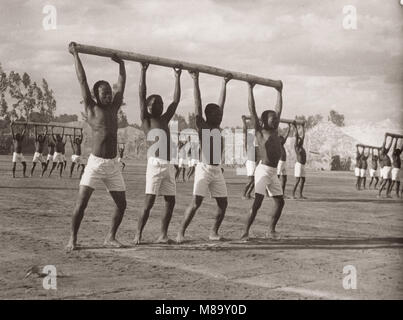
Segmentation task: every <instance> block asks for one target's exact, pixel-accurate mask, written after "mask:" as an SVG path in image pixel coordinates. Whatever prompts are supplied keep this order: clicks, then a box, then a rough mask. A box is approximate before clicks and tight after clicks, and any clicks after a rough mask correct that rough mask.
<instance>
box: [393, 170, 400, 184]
mask: <svg viewBox="0 0 403 320" xmlns="http://www.w3.org/2000/svg"><path fill="white" fill-rule="evenodd" d="M392 180H393V181H400V168H393V169H392Z"/></svg>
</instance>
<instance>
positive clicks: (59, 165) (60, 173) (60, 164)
mask: <svg viewBox="0 0 403 320" xmlns="http://www.w3.org/2000/svg"><path fill="white" fill-rule="evenodd" d="M57 167H58V169H59V170H60V171H59V178H61V177H62V173H63V167H64V163H63V162H60V163H58V164H57Z"/></svg>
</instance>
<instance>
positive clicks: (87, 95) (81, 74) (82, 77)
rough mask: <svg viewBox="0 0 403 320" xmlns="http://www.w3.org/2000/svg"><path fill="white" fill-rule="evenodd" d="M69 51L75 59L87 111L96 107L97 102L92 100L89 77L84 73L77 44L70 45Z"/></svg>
mask: <svg viewBox="0 0 403 320" xmlns="http://www.w3.org/2000/svg"><path fill="white" fill-rule="evenodd" d="M69 51H70V53H71V54H72V55H73V57H74V64H75V66H76V73H77V78H78V82H79V83H80V87H81V94H82V96H83V99H84V106H85V108H86V109H87V108H88V107H92V106H94V105H95V102H94V100H92V97H91V91H90V89H89V87H88V83H87V77H86V75H85V71H84V67H83V64H82V63H81V59H80V57H79V56H78V52H77V50H76V44H75V42H71V43H70V45H69Z"/></svg>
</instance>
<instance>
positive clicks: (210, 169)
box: [176, 72, 232, 243]
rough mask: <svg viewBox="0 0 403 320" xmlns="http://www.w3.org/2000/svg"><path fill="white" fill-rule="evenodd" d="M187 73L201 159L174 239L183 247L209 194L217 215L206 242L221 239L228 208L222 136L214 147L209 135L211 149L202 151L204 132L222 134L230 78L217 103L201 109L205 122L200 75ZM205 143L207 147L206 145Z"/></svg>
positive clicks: (214, 143)
mask: <svg viewBox="0 0 403 320" xmlns="http://www.w3.org/2000/svg"><path fill="white" fill-rule="evenodd" d="M189 73H190V75H191V76H192V78H193V90H194V91H193V93H194V101H195V114H196V127H197V131H198V135H199V141H200V151H201V159H200V162H199V163H198V164H197V166H196V170H195V179H194V185H193V199H192V202H191V203H190V205H189V206H188V207H187V209H186V211H185V215H184V218H183V220H182V223H181V226H180V229H179V232H178V235H177V237H176V242H177V243H182V242H183V241H184V237H185V231H186V229H187V227H188V226H189V224H190V222H191V221H192V219H193V217H194V215H195V214H196V212H197V210H198V209H199V208H200V206H201V204H202V202H203V199H204V197H206V196H207V195H208V194H209V193H210V195H211V197H213V198H215V200H216V202H217V213H216V215H215V222H214V224H213V227H212V229H211V231H210V236H209V239H210V240H212V241H219V240H221V239H222V238H221V236H220V235H219V234H218V229H219V228H220V226H221V223H222V221H223V219H224V215H225V210H226V209H227V206H228V199H227V186H226V184H225V179H224V175H223V171H222V170H221V157H222V151H223V147H224V144H223V141H222V140H223V139H222V136H221V134H220V139H219V143H217V141H216V139H214V138H213V136H212V135H211V136H209V139H210V143H209V146H210V148H206V150H205V149H204V148H203V131H204V134H206V133H207V134H210V133H211V131H213V130H214V131H213V134H214V132H217V130H218V132H220V133H221V128H220V125H221V122H222V118H223V114H224V105H225V97H226V88H227V82H228V81H229V80H230V79H231V78H232V75H231V74H228V75H227V76H226V77H225V78H223V82H222V87H221V93H220V99H219V103H218V104H215V103H209V104H207V105H206V107H205V109H204V113H205V115H206V120H204V118H203V109H202V100H201V94H200V87H199V73H198V72H189ZM204 142H205V144H206V145H207V142H206V141H204ZM214 151H215V152H214Z"/></svg>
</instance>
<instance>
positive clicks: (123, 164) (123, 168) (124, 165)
mask: <svg viewBox="0 0 403 320" xmlns="http://www.w3.org/2000/svg"><path fill="white" fill-rule="evenodd" d="M122 166H123V167H122V171H123V170H125V167H126V163H124V162H123V161H122Z"/></svg>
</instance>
